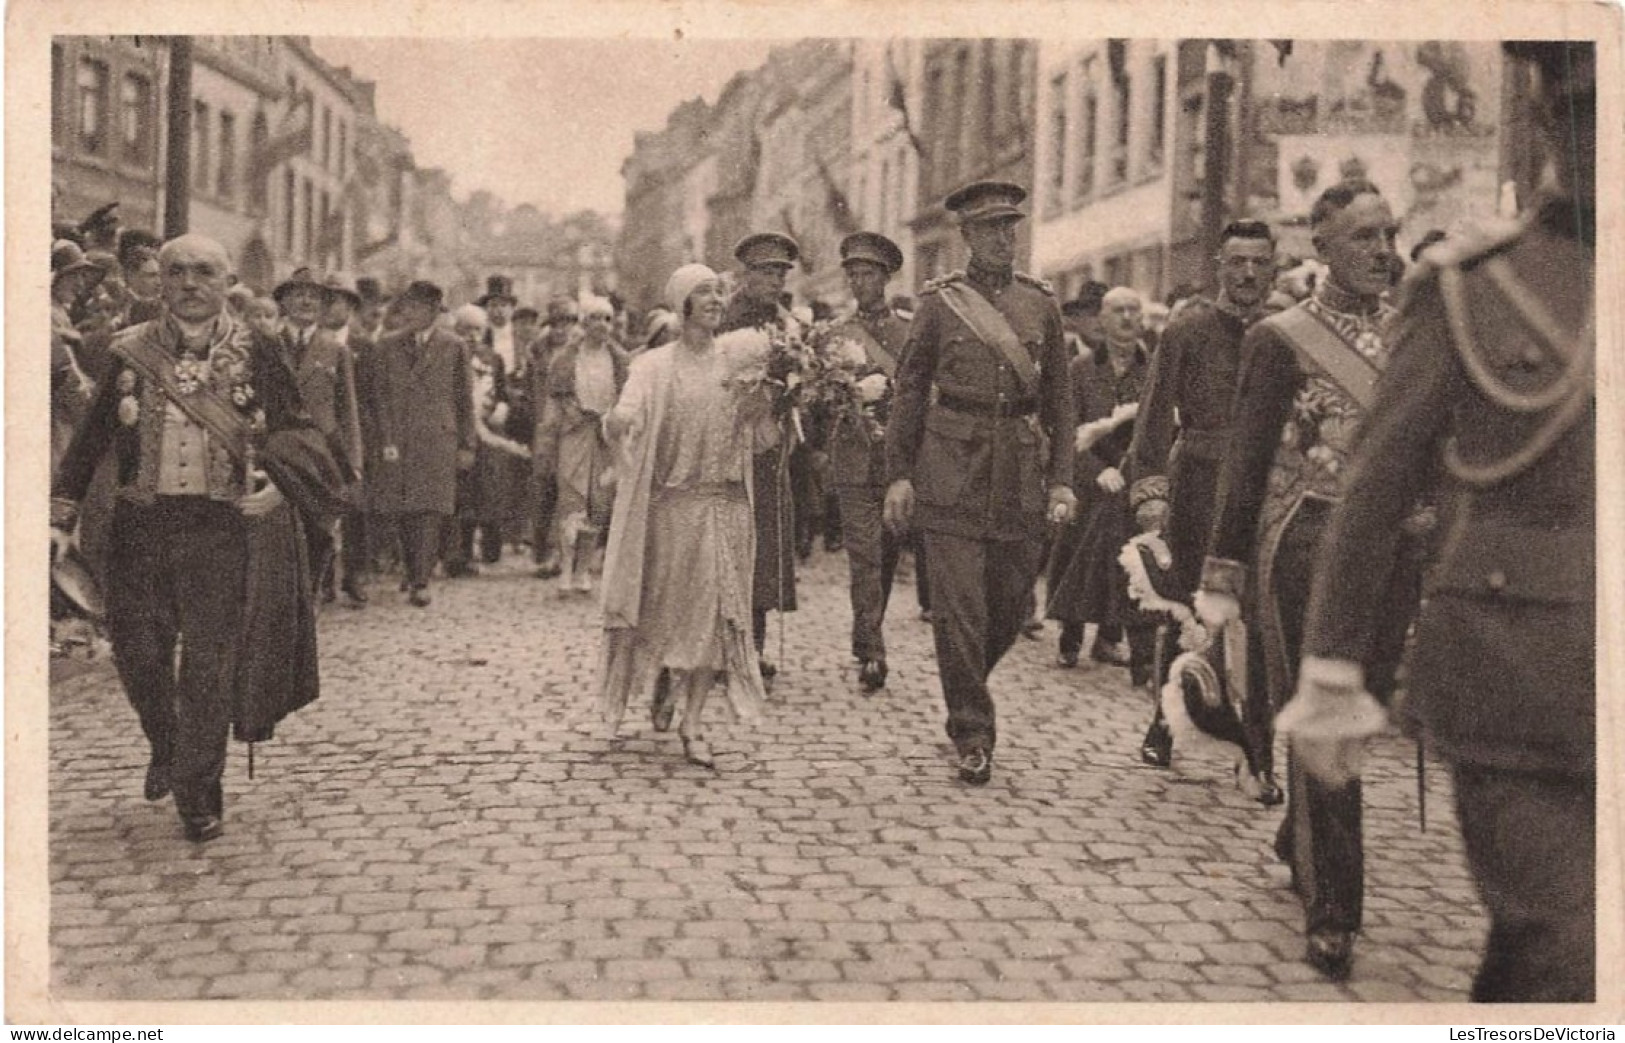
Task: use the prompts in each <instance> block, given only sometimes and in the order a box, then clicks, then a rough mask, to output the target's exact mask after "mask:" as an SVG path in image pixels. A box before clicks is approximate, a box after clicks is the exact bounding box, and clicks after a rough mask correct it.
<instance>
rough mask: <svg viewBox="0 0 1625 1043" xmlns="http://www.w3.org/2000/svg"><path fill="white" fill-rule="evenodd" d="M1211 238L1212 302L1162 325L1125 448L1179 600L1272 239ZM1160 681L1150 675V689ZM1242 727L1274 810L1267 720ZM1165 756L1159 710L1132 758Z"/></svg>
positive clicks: (1155, 760)
mask: <svg viewBox="0 0 1625 1043" xmlns="http://www.w3.org/2000/svg"><path fill="white" fill-rule="evenodd" d="M1220 239H1221V245H1220V247H1219V256H1218V258H1217V262H1218V269H1219V295H1218V297H1216V298H1215V299H1213V300H1211V301H1210V300H1208V299H1206V298H1203V297H1197V298H1195V299H1193V300H1192V302H1191V303H1189V304H1187V305H1186V306H1185V307H1184V308H1182V309H1180V312H1179V315H1178V317H1177V318H1175V319H1173V320H1172V321H1170V322H1169V324H1168V328H1167V330H1166V331H1165V333H1164V335H1163V338H1162V346H1161V347H1160V348H1159V349H1158V350H1157V353H1156V356H1155V360H1154V363H1153V365H1152V368H1151V376H1150V380H1149V383H1148V384H1147V387H1146V390H1145V393H1144V395H1143V396H1142V397H1141V399H1140V411H1139V416H1138V417H1137V418H1136V420H1135V424H1134V444H1133V445H1132V447H1131V448H1130V450H1129V465H1128V467H1129V477H1130V480H1131V481H1132V482H1133V484H1132V485H1131V486H1130V489H1129V506H1130V508H1131V509H1133V511H1134V512H1135V518H1136V521H1137V524H1138V526H1139V528H1140V529H1141V530H1154V531H1158V532H1163V533H1165V535H1166V538H1167V543H1168V549H1169V551H1170V552H1171V553H1172V554H1173V575H1174V581H1175V584H1176V587H1175V589H1176V590H1178V591H1179V592H1180V596H1181V597H1185V598H1189V597H1191V596H1193V595H1194V594H1195V593H1196V588H1197V586H1198V585H1199V584H1200V583H1201V579H1202V558H1203V556H1204V555H1205V554H1206V553H1207V537H1208V533H1209V532H1210V531H1212V528H1213V500H1214V497H1215V495H1216V494H1217V493H1218V489H1217V483H1218V478H1219V461H1220V458H1221V457H1222V456H1223V453H1224V446H1225V439H1226V438H1227V437H1228V435H1229V431H1230V415H1231V408H1232V405H1233V403H1234V399H1235V394H1236V375H1237V373H1238V372H1239V371H1240V369H1241V338H1242V336H1243V334H1245V333H1246V332H1247V330H1248V328H1249V327H1251V326H1252V324H1253V323H1254V322H1256V321H1257V320H1258V319H1259V318H1261V317H1262V316H1263V305H1264V299H1265V297H1266V295H1267V294H1268V293H1269V290H1270V286H1271V283H1272V281H1273V280H1272V275H1273V273H1274V271H1275V235H1274V233H1273V232H1271V231H1270V227H1269V225H1267V224H1265V223H1264V222H1262V221H1233V222H1231V223H1230V224H1229V225H1227V226H1225V228H1224V231H1223V233H1222V235H1221V236H1220ZM1243 408H1245V406H1243ZM1164 681H1166V678H1165V677H1164V678H1158V680H1157V683H1158V684H1159V685H1161V684H1162V683H1163V682H1164ZM1253 705H1254V707H1258V706H1261V705H1262V703H1261V702H1258V703H1254V704H1253ZM1265 709H1267V707H1265ZM1251 723H1252V726H1253V728H1252V730H1253V731H1254V733H1255V735H1256V741H1255V742H1254V744H1253V745H1254V748H1255V750H1256V751H1257V753H1258V754H1259V755H1260V756H1261V757H1263V758H1264V759H1263V760H1262V762H1261V767H1260V773H1261V775H1262V776H1263V782H1264V783H1265V784H1266V785H1265V787H1264V789H1263V790H1262V791H1261V793H1260V799H1261V800H1263V801H1264V802H1265V803H1277V802H1279V800H1280V787H1279V786H1277V785H1276V784H1275V782H1274V779H1273V777H1272V776H1270V774H1269V773H1270V772H1271V770H1272V763H1271V761H1272V755H1271V752H1270V747H1271V746H1272V745H1273V744H1272V743H1271V742H1270V741H1269V734H1270V732H1269V720H1268V718H1267V717H1263V716H1262V715H1260V719H1258V720H1255V721H1253V722H1251ZM1172 750H1173V737H1172V735H1171V734H1170V733H1169V731H1168V725H1167V723H1166V722H1165V721H1164V720H1163V717H1162V708H1161V705H1160V704H1158V706H1157V707H1156V708H1155V709H1154V711H1153V713H1152V720H1151V725H1150V727H1149V728H1148V729H1147V730H1146V735H1145V739H1144V741H1143V742H1142V743H1141V744H1140V757H1141V759H1142V760H1144V761H1145V762H1146V763H1147V764H1152V765H1155V766H1158V767H1167V765H1168V763H1169V761H1170V759H1171V755H1172Z"/></svg>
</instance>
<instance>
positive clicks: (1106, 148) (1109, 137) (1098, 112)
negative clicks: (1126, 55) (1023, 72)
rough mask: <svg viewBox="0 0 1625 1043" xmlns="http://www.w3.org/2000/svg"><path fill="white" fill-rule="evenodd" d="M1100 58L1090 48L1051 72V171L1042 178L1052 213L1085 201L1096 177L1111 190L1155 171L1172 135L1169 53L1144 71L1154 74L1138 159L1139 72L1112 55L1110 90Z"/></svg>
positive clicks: (1045, 199)
mask: <svg viewBox="0 0 1625 1043" xmlns="http://www.w3.org/2000/svg"><path fill="white" fill-rule="evenodd" d="M1100 64H1101V63H1100V58H1099V56H1098V55H1089V56H1088V57H1086V58H1084V59H1083V61H1082V62H1081V63H1080V64H1078V65H1075V66H1073V67H1072V68H1069V69H1066V70H1064V71H1062V72H1059V73H1057V74H1055V75H1054V76H1053V77H1052V78H1051V79H1050V82H1049V97H1048V105H1047V109H1048V115H1049V120H1048V128H1047V130H1048V135H1047V139H1046V141H1045V143H1044V144H1045V169H1046V171H1047V176H1046V178H1045V183H1044V184H1043V185H1042V186H1041V191H1042V197H1041V198H1042V203H1041V205H1042V208H1043V212H1044V213H1045V214H1046V215H1050V216H1053V215H1055V214H1059V213H1060V212H1061V211H1062V210H1063V209H1064V208H1066V207H1069V206H1070V207H1073V208H1076V207H1079V206H1081V205H1083V204H1084V203H1085V202H1086V201H1087V200H1088V199H1089V198H1090V197H1091V196H1093V195H1094V194H1095V190H1096V187H1097V185H1099V186H1100V187H1101V188H1103V189H1106V190H1110V189H1114V188H1117V187H1118V186H1120V185H1123V184H1125V183H1127V182H1128V180H1129V178H1130V177H1131V176H1133V177H1144V176H1150V175H1153V174H1155V173H1157V172H1158V171H1160V170H1161V169H1162V165H1163V159H1164V157H1165V154H1166V151H1167V138H1168V117H1167V99H1168V57H1167V55H1162V54H1159V55H1156V56H1155V57H1153V58H1152V59H1151V61H1150V64H1149V67H1148V69H1147V70H1146V74H1145V77H1144V78H1145V79H1146V80H1149V85H1148V86H1149V90H1150V98H1149V102H1148V104H1147V105H1146V106H1145V107H1144V109H1143V110H1142V111H1143V112H1144V114H1145V117H1146V122H1147V126H1146V127H1145V132H1144V133H1143V134H1142V135H1141V139H1140V140H1141V153H1140V156H1139V157H1138V162H1137V163H1134V162H1132V161H1131V160H1132V158H1133V157H1131V156H1130V144H1131V142H1132V139H1133V137H1134V135H1133V126H1134V118H1135V107H1136V102H1137V98H1136V96H1135V89H1136V84H1135V82H1134V72H1133V70H1132V69H1131V68H1129V67H1128V63H1127V62H1126V61H1123V60H1119V61H1116V62H1113V63H1111V64H1112V67H1111V68H1110V69H1109V75H1107V76H1106V77H1105V79H1106V83H1105V88H1106V89H1105V91H1104V96H1103V92H1102V90H1101V86H1102V84H1101V79H1102V77H1101V69H1100ZM1141 89H1145V85H1142V86H1141ZM1102 101H1105V103H1106V104H1105V112H1104V113H1103V112H1102ZM1103 122H1106V123H1107V126H1106V128H1105V130H1106V132H1105V134H1104V135H1103V134H1102V133H1101V130H1102V123H1103Z"/></svg>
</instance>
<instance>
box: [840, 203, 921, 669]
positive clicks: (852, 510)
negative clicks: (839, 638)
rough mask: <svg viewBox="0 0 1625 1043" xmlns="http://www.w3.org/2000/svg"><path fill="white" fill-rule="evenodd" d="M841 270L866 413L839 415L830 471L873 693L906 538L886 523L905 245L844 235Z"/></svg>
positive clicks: (860, 651) (856, 635) (862, 657)
mask: <svg viewBox="0 0 1625 1043" xmlns="http://www.w3.org/2000/svg"><path fill="white" fill-rule="evenodd" d="M840 250H841V268H842V269H843V270H844V271H845V273H846V285H847V288H848V289H850V290H851V291H852V298H853V301H854V302H855V306H854V310H853V312H852V314H851V315H850V316H848V317H847V318H846V319H845V320H844V321H843V322H841V323H839V324H838V325H836V326H835V328H834V329H833V330H832V336H835V337H837V338H841V339H843V340H846V341H848V342H850V343H852V344H855V345H857V347H858V348H859V349H860V350H861V351H862V352H863V357H864V365H863V366H862V367H860V369H859V375H860V380H859V383H858V388H859V391H860V395H861V398H862V399H863V400H864V404H863V405H862V407H861V408H862V409H863V413H864V415H862V416H857V415H850V414H849V415H843V416H839V417H836V418H835V420H834V423H833V426H832V429H831V431H830V435H829V457H830V470H831V473H832V475H833V478H834V483H835V490H836V494H837V495H838V496H839V498H840V507H841V537H842V541H843V542H844V543H845V544H846V559H847V565H848V568H849V570H850V574H851V594H852V656H853V658H855V659H857V661H858V664H859V665H858V683H859V684H860V685H861V686H862V687H863V690H864V691H865V692H876V691H879V690H880V689H881V688H883V687H885V685H886V637H885V634H884V632H883V629H882V628H883V626H884V624H885V621H886V603H887V601H888V600H890V598H891V586H892V576H893V574H894V573H895V572H896V570H897V556H898V553H899V552H900V550H901V549H902V541H901V539H900V538H899V537H898V536H897V535H896V534H894V533H892V532H890V531H889V530H888V529H887V528H886V526H885V525H884V524H883V523H882V521H881V516H880V515H881V509H882V507H883V506H884V504H885V499H886V440H885V427H884V419H885V416H884V413H885V410H886V409H887V408H888V407H889V405H890V400H891V390H892V382H893V381H894V380H896V378H897V365H898V363H899V362H900V361H901V360H902V357H903V345H904V343H905V342H906V341H907V340H908V323H907V322H906V321H904V320H903V319H900V318H898V316H897V314H896V313H895V312H894V311H892V309H891V305H889V304H887V303H886V284H887V283H888V282H889V281H890V280H891V277H892V276H893V275H895V274H897V271H898V269H900V268H902V267H903V251H902V250H901V249H900V248H899V247H898V246H897V244H896V243H894V242H892V241H891V240H890V239H887V238H886V237H885V236H883V235H880V234H879V233H878V232H854V233H852V234H851V235H849V236H847V237H846V238H845V239H843V240H841V246H840Z"/></svg>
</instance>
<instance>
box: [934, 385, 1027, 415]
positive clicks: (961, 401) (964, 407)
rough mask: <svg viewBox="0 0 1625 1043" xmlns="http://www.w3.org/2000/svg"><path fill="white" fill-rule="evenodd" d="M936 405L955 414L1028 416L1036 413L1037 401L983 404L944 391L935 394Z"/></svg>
mask: <svg viewBox="0 0 1625 1043" xmlns="http://www.w3.org/2000/svg"><path fill="white" fill-rule="evenodd" d="M937 405H939V406H941V407H942V408H943V409H951V410H953V411H954V412H955V413H969V414H970V415H972V416H986V417H1011V416H1030V415H1032V414H1033V413H1036V412H1038V400H1037V399H1032V398H1021V399H1016V400H1014V401H1009V402H984V401H982V400H980V399H974V398H961V397H960V396H958V395H950V394H948V393H947V392H946V391H939V392H938V393H937Z"/></svg>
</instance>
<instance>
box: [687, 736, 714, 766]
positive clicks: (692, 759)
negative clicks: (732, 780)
mask: <svg viewBox="0 0 1625 1043" xmlns="http://www.w3.org/2000/svg"><path fill="white" fill-rule="evenodd" d="M683 759H684V760H686V761H688V762H689V763H690V764H693V765H695V766H697V767H701V768H715V767H716V766H717V761H716V757H715V756H714V755H713V754H712V753H711V744H710V743H708V742H706V741H705V740H704V739H690V738H689V737H688V736H686V735H685V736H683Z"/></svg>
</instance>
